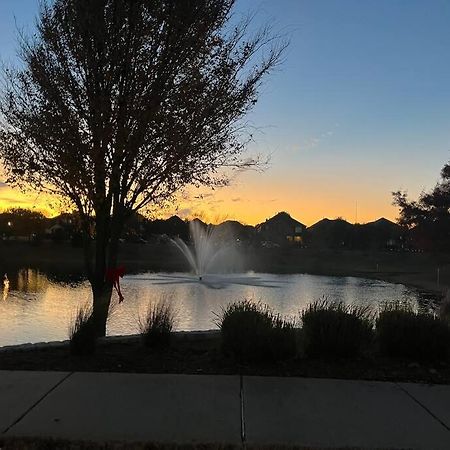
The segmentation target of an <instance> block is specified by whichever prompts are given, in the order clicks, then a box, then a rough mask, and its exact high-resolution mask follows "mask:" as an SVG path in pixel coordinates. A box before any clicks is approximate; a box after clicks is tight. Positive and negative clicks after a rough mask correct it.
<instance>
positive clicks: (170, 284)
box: [0, 269, 429, 345]
mask: <svg viewBox="0 0 450 450" xmlns="http://www.w3.org/2000/svg"><path fill="white" fill-rule="evenodd" d="M8 277H9V291H8V293H7V295H6V297H4V300H2V301H0V345H11V344H18V343H23V342H42V341H51V340H63V339H67V330H68V325H69V322H70V319H71V317H72V316H73V314H74V312H75V310H76V309H77V307H78V305H81V304H84V303H86V302H88V301H91V289H90V286H89V283H88V282H87V281H82V282H71V283H68V281H72V280H71V278H70V277H68V278H67V280H66V281H61V277H59V278H58V279H53V278H52V277H51V276H48V275H46V274H44V273H41V272H39V271H36V270H31V269H28V270H20V271H16V272H11V273H10V272H8ZM193 279H194V277H193V276H192V275H191V274H187V273H175V274H168V273H142V274H136V275H128V276H125V277H124V279H123V283H122V284H123V289H122V291H123V294H124V297H125V301H124V302H123V303H122V304H120V305H119V306H118V307H117V308H115V310H114V313H113V314H112V317H111V319H110V321H109V323H108V334H109V335H120V334H134V333H137V332H138V327H137V318H138V315H139V312H140V311H142V310H143V309H145V307H146V306H147V304H148V302H149V301H150V300H159V299H160V298H166V299H168V300H170V301H171V302H172V303H173V305H174V308H175V310H176V311H177V324H176V329H178V330H207V329H211V328H215V324H214V322H213V319H214V315H213V312H220V310H221V308H222V307H223V306H225V305H227V304H228V303H229V302H232V301H235V300H242V299H244V298H249V299H254V300H257V301H258V300H261V301H263V302H264V303H267V304H268V305H269V306H271V307H272V308H273V309H274V310H275V311H276V312H279V313H281V314H283V315H287V316H297V315H298V312H299V310H300V309H302V308H303V307H305V306H306V305H308V304H309V303H310V302H311V301H313V300H317V299H320V298H321V297H323V296H326V297H328V298H330V299H335V300H341V301H344V302H347V303H352V302H359V303H362V304H371V305H373V306H374V307H377V305H379V304H380V302H388V301H410V302H412V303H413V304H415V305H421V307H424V308H428V307H429V303H428V300H427V299H426V298H424V297H423V296H422V295H421V294H419V292H417V291H416V290H414V289H410V288H408V287H405V286H403V285H401V284H391V283H386V282H383V281H377V280H368V279H362V278H353V277H329V276H315V275H305V274H294V275H276V274H258V273H241V274H232V275H226V276H225V277H224V278H223V279H222V278H221V276H220V275H206V276H205V277H204V279H203V280H202V282H198V280H195V282H193ZM223 280H226V281H227V282H223V283H222V282H221V281H223ZM261 280H263V283H261ZM214 286H215V287H217V286H220V289H217V288H216V289H214V288H211V287H214ZM268 286H276V287H271V288H269V287H268Z"/></svg>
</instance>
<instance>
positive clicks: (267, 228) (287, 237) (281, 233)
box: [255, 212, 306, 247]
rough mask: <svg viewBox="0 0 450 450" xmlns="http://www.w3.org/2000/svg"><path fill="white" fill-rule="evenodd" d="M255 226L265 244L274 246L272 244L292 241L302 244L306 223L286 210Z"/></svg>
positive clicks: (283, 243) (292, 242)
mask: <svg viewBox="0 0 450 450" xmlns="http://www.w3.org/2000/svg"><path fill="white" fill-rule="evenodd" d="M255 228H256V232H257V234H258V237H259V239H260V240H261V241H262V242H263V245H265V246H268V247H269V246H273V245H271V244H277V245H286V244H289V243H291V244H297V245H301V244H302V243H303V239H304V232H305V230H306V226H305V225H303V224H302V223H301V222H299V221H298V220H295V219H293V218H292V217H291V216H290V215H289V214H288V213H286V212H280V213H278V214H276V215H275V216H273V217H271V218H270V219H267V220H266V221H265V222H263V223H260V224H259V225H256V227H255Z"/></svg>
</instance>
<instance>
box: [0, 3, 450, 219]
mask: <svg viewBox="0 0 450 450" xmlns="http://www.w3.org/2000/svg"><path fill="white" fill-rule="evenodd" d="M37 5H38V0H0V57H1V59H2V60H3V61H5V62H7V63H11V62H12V63H14V61H15V58H16V56H15V48H16V37H15V36H16V26H17V27H19V28H24V29H25V31H27V32H32V30H33V27H34V16H35V15H36V12H37ZM248 10H250V11H256V12H257V14H256V18H255V23H264V22H267V21H269V22H270V23H273V24H274V27H275V29H276V30H280V31H281V32H283V33H287V34H288V35H289V37H290V41H291V43H290V46H289V49H288V52H287V54H286V60H285V62H284V64H283V65H282V66H281V67H280V68H279V69H278V70H277V71H276V72H275V73H274V74H272V76H271V77H270V78H269V79H268V80H267V82H266V84H265V85H264V87H263V89H262V91H261V97H260V102H259V103H258V104H257V106H256V108H255V110H254V112H253V113H252V114H251V115H250V117H249V119H250V121H251V123H252V124H253V125H254V126H256V127H258V129H259V131H258V132H257V133H256V134H255V140H256V142H255V143H253V144H252V145H251V146H250V148H249V152H250V153H263V154H270V155H271V163H270V167H269V168H268V169H267V170H266V171H265V172H264V173H258V172H246V173H243V174H240V175H239V176H238V177H237V178H236V179H234V180H233V182H232V184H231V186H230V187H227V188H223V189H220V190H217V191H209V190H202V191H201V192H198V191H196V190H189V192H187V193H185V195H184V198H182V199H181V200H180V202H179V205H178V207H177V208H175V207H174V209H173V210H171V211H169V212H168V211H165V212H164V214H168V213H172V212H175V210H176V211H177V213H178V214H179V215H181V216H182V217H191V216H192V215H197V214H201V215H202V216H203V217H206V218H209V220H220V219H237V220H240V221H242V222H245V223H249V224H256V223H259V222H262V221H264V220H265V219H266V218H267V217H270V216H272V215H274V214H275V213H277V212H278V211H288V212H289V213H290V214H291V215H292V216H293V217H295V218H296V219H298V220H300V221H301V222H303V223H305V224H307V225H310V224H312V223H314V222H316V221H317V220H320V219H321V218H323V217H329V218H335V217H338V216H340V217H344V218H346V219H347V220H349V221H350V222H354V221H355V220H356V219H357V220H358V221H359V222H367V221H370V220H374V219H377V218H379V217H381V216H384V217H387V218H390V219H395V217H396V213H397V211H396V208H394V207H393V206H392V205H391V202H392V196H391V192H392V191H394V190H398V189H406V190H408V192H409V193H410V195H411V196H413V197H415V196H417V195H418V194H419V193H420V192H421V190H423V189H429V188H431V187H432V186H433V185H434V184H435V183H436V182H437V181H438V179H439V171H440V169H441V168H442V167H443V165H444V164H445V163H446V162H447V161H449V160H450V150H449V149H450V26H449V24H450V3H449V2H448V1H446V0H432V1H427V0H422V1H418V0H277V1H273V0H267V1H264V0H263V1H259V0H240V1H238V2H237V12H238V13H243V12H245V11H248ZM200 194H201V195H200ZM356 205H357V208H356ZM8 206H22V207H33V206H35V207H36V208H38V209H41V210H43V211H45V212H46V213H48V214H50V213H52V212H53V213H55V211H54V210H53V211H52V209H51V205H50V203H49V202H48V201H46V199H45V198H42V197H38V196H37V195H32V194H31V195H28V196H23V195H21V194H20V193H19V192H18V191H16V190H13V189H11V188H10V187H8V186H6V185H5V184H4V182H3V180H2V179H1V178H0V209H4V208H6V207H8ZM356 214H357V217H356Z"/></svg>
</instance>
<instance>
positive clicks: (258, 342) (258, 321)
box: [216, 300, 297, 362]
mask: <svg viewBox="0 0 450 450" xmlns="http://www.w3.org/2000/svg"><path fill="white" fill-rule="evenodd" d="M216 323H217V325H218V326H219V328H220V331H221V337H222V350H223V352H224V353H225V354H228V355H232V356H234V357H235V358H236V359H237V360H238V361H240V362H250V361H264V360H270V361H273V360H281V359H287V358H291V357H293V356H295V354H296V348H297V346H296V329H295V326H294V323H292V322H289V321H287V320H285V319H282V318H281V317H280V316H279V315H274V314H273V313H272V312H271V311H270V309H269V308H268V307H267V306H265V305H263V304H262V303H254V302H252V301H249V300H243V301H240V302H235V303H231V304H229V305H228V306H227V307H226V308H224V309H222V313H221V314H220V315H217V321H216Z"/></svg>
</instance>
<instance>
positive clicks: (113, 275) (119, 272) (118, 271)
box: [106, 266, 125, 303]
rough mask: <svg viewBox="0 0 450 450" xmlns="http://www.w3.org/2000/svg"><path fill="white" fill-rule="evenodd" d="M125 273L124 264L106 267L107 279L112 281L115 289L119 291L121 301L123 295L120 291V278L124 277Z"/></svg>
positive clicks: (120, 300) (121, 300) (120, 301)
mask: <svg viewBox="0 0 450 450" xmlns="http://www.w3.org/2000/svg"><path fill="white" fill-rule="evenodd" d="M124 275H125V267H123V266H119V267H115V268H109V269H106V279H107V280H108V281H110V282H111V283H112V285H113V287H114V289H115V290H116V291H117V294H118V296H119V303H122V302H123V295H122V292H121V291H120V279H121V278H123V276H124Z"/></svg>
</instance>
